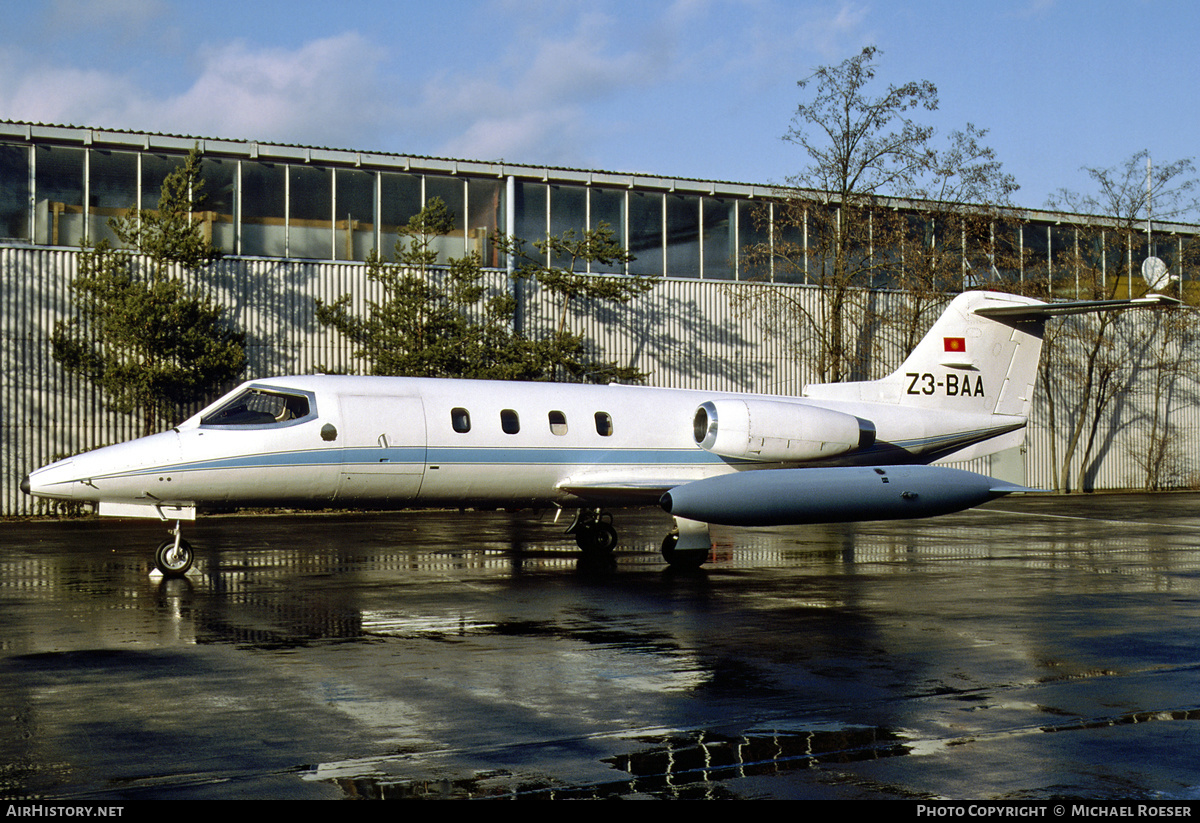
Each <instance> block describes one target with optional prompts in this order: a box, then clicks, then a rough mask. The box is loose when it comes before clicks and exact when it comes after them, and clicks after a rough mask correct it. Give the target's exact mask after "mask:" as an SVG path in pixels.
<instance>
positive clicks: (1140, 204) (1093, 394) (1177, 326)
mask: <svg viewBox="0 0 1200 823" xmlns="http://www.w3.org/2000/svg"><path fill="white" fill-rule="evenodd" d="M1149 159H1150V158H1149V153H1148V152H1146V151H1141V152H1137V153H1136V154H1134V155H1132V156H1131V157H1129V158H1128V159H1127V160H1125V161H1124V162H1123V163H1121V164H1119V165H1117V166H1113V167H1108V168H1103V167H1084V169H1083V170H1084V171H1085V172H1086V173H1087V174H1088V176H1089V177H1090V178H1091V179H1092V181H1093V183H1094V187H1095V188H1094V190H1093V191H1090V192H1085V193H1080V192H1074V191H1068V190H1065V189H1060V190H1059V191H1058V192H1056V193H1055V195H1054V196H1052V197H1051V198H1050V201H1049V203H1048V205H1049V207H1050V208H1053V209H1059V210H1063V211H1069V212H1073V213H1075V214H1084V215H1093V216H1095V217H1096V218H1097V219H1094V220H1089V221H1087V222H1086V223H1085V222H1080V223H1079V224H1077V225H1076V226H1074V227H1073V228H1072V234H1073V242H1072V243H1071V244H1070V245H1069V246H1067V247H1066V248H1065V249H1062V250H1060V252H1059V258H1058V262H1057V265H1056V267H1057V268H1058V269H1059V270H1061V271H1065V272H1069V273H1070V274H1071V275H1073V276H1071V277H1068V278H1067V279H1066V280H1065V281H1064V280H1063V279H1062V278H1060V279H1059V281H1058V285H1057V286H1056V284H1055V283H1054V282H1047V283H1046V290H1047V291H1048V292H1049V293H1050V294H1054V293H1055V292H1056V291H1063V290H1064V289H1065V290H1067V291H1068V292H1069V293H1070V294H1071V296H1077V297H1085V298H1092V299H1111V298H1114V297H1137V296H1140V295H1141V294H1144V293H1145V292H1146V291H1148V286H1147V285H1146V283H1145V282H1144V280H1143V279H1142V277H1141V266H1142V262H1143V260H1144V259H1145V258H1146V257H1147V255H1151V254H1152V253H1153V251H1154V248H1153V242H1152V240H1153V219H1154V218H1155V217H1156V216H1157V217H1158V218H1159V219H1162V220H1168V219H1169V220H1178V219H1180V218H1184V217H1187V216H1189V215H1194V214H1196V213H1197V212H1198V211H1200V198H1198V195H1200V180H1197V178H1196V177H1195V169H1194V166H1193V164H1192V161H1191V160H1186V159H1185V160H1178V161H1174V162H1172V163H1167V164H1164V165H1160V166H1158V168H1154V167H1153V166H1152V165H1151V164H1150V163H1149ZM1147 230H1148V231H1149V237H1148V238H1147V237H1143V232H1145V231H1147ZM1176 263H1177V264H1181V263H1182V261H1176ZM1180 294H1182V292H1180ZM1191 328H1192V324H1191V323H1190V322H1188V321H1187V319H1186V318H1181V319H1176V320H1159V321H1156V322H1155V323H1154V325H1153V338H1154V339H1153V343H1152V344H1149V343H1150V341H1148V340H1147V339H1145V338H1142V339H1139V338H1138V337H1137V336H1135V335H1133V333H1132V332H1131V331H1130V330H1129V328H1128V322H1127V321H1126V320H1123V319H1122V318H1121V317H1120V316H1119V315H1111V314H1104V315H1101V316H1099V317H1088V318H1083V317H1077V318H1071V319H1068V320H1065V321H1063V323H1062V325H1061V326H1060V327H1059V329H1058V330H1057V339H1056V340H1055V345H1054V346H1053V347H1051V349H1050V351H1048V352H1047V354H1048V355H1049V356H1044V357H1043V358H1042V366H1041V370H1042V382H1043V385H1044V386H1045V389H1046V398H1047V401H1046V402H1047V403H1049V404H1050V409H1049V410H1050V417H1051V421H1052V437H1051V442H1052V443H1054V449H1055V452H1054V453H1052V460H1053V462H1054V465H1055V466H1056V475H1055V486H1056V488H1057V489H1059V490H1063V491H1071V490H1082V489H1085V488H1087V486H1088V485H1089V484H1088V481H1087V478H1088V474H1089V472H1090V470H1091V463H1092V460H1093V459H1094V457H1095V448H1096V445H1097V439H1098V437H1099V435H1100V428H1101V424H1102V422H1103V421H1104V420H1108V419H1110V418H1111V416H1112V415H1111V411H1112V405H1113V403H1114V401H1115V400H1116V399H1117V398H1119V397H1121V396H1123V394H1124V393H1125V391H1127V390H1128V388H1129V386H1130V385H1131V383H1132V381H1133V379H1134V377H1135V375H1136V374H1137V373H1138V372H1142V371H1146V370H1149V371H1150V372H1151V376H1152V379H1153V381H1154V383H1155V390H1154V392H1153V395H1154V397H1153V401H1152V403H1151V411H1150V412H1149V414H1148V415H1147V420H1146V421H1145V424H1146V425H1147V426H1148V427H1149V435H1148V436H1146V437H1144V438H1143V443H1142V446H1141V448H1140V451H1141V452H1142V454H1141V455H1140V456H1139V457H1138V460H1139V462H1140V463H1141V464H1142V465H1143V466H1144V467H1145V468H1146V469H1147V472H1148V474H1147V479H1146V485H1147V487H1151V486H1154V485H1156V483H1157V482H1158V481H1156V480H1152V479H1150V474H1152V473H1159V474H1161V472H1160V471H1159V470H1160V469H1161V468H1162V467H1163V466H1165V460H1164V458H1165V455H1166V454H1167V453H1168V452H1169V451H1170V446H1169V444H1168V443H1166V442H1165V441H1164V439H1163V437H1164V435H1165V434H1166V433H1168V432H1170V431H1172V427H1171V425H1170V423H1169V420H1168V417H1169V413H1170V403H1169V402H1165V401H1166V398H1167V395H1168V394H1169V393H1170V389H1169V388H1168V387H1169V386H1174V385H1176V384H1177V382H1178V379H1179V377H1181V376H1182V375H1183V374H1184V373H1189V372H1192V371H1193V370H1194V369H1195V367H1196V364H1195V362H1194V361H1193V360H1192V359H1191V358H1190V357H1188V356H1187V351H1188V348H1189V347H1188V346H1187V345H1186V343H1187V342H1188V340H1190V337H1191V335H1192V334H1193V332H1192V330H1191ZM1060 355H1061V356H1060ZM1147 358H1149V360H1148V359H1147ZM1164 358H1166V359H1164ZM1060 406H1061V407H1062V408H1061V412H1062V413H1059V412H1060V408H1059V407H1060ZM1059 424H1061V426H1062V427H1061V428H1059ZM1060 438H1061V440H1062V443H1063V452H1062V455H1061V456H1058V455H1057V454H1056V451H1057V445H1058V444H1057V441H1058V439H1060ZM1154 454H1157V455H1158V456H1157V457H1155V456H1153V455H1154ZM1077 455H1078V458H1079V463H1078V466H1077V468H1075V480H1074V484H1073V485H1072V482H1071V473H1072V470H1073V462H1074V461H1075V459H1076V456H1077ZM1152 467H1158V468H1157V469H1154V471H1153V472H1151V468H1152Z"/></svg>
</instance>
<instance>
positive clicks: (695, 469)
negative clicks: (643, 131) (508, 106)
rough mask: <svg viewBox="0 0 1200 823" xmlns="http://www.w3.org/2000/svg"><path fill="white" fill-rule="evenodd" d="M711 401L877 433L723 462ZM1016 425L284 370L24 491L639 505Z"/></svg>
mask: <svg viewBox="0 0 1200 823" xmlns="http://www.w3.org/2000/svg"><path fill="white" fill-rule="evenodd" d="M251 390H253V391H258V392H260V393H261V394H262V396H266V397H275V396H276V395H277V394H282V395H285V396H288V397H292V398H293V399H294V400H295V401H296V402H295V403H294V404H293V405H294V406H295V408H294V410H293V412H284V411H281V412H280V413H279V416H280V417H281V418H287V419H278V420H277V419H275V418H273V417H270V416H269V415H268V414H267V412H256V414H257V415H258V416H257V417H254V416H253V415H251V414H249V413H248V412H246V409H245V408H243V407H241V406H239V407H238V408H237V409H236V411H238V412H240V413H241V415H242V416H241V417H238V416H237V415H234V414H229V415H227V416H224V417H222V413H221V409H222V408H223V407H227V406H228V404H229V403H230V402H231V400H230V398H234V397H236V396H239V392H241V393H242V395H241V396H245V393H246V392H247V391H251ZM714 400H715V401H739V400H747V401H750V402H751V403H753V402H759V403H762V402H763V401H767V402H766V404H764V405H771V404H774V405H778V404H789V405H790V406H807V407H810V408H818V409H832V410H834V411H836V412H840V413H841V414H842V415H851V416H853V418H857V419H858V422H859V423H861V424H862V426H863V430H864V432H866V431H870V433H871V437H870V438H869V441H868V440H867V439H864V441H863V443H862V444H855V447H854V448H851V449H849V451H846V452H845V453H842V454H839V455H837V456H836V457H830V458H828V459H804V460H779V459H762V458H760V457H756V456H755V455H754V454H749V455H747V456H743V457H739V456H732V457H731V456H729V455H728V454H725V455H722V454H717V453H714V452H712V451H709V450H708V449H706V448H704V447H702V446H701V445H700V444H699V436H698V434H697V432H696V431H695V427H694V423H695V418H696V412H697V409H698V407H699V406H700V404H702V403H705V402H710V401H714ZM223 404H224V405H223ZM243 405H245V404H243ZM250 405H253V404H250ZM214 410H215V411H214ZM274 411H275V410H274V409H273V410H272V413H273V412H274ZM1023 423H1024V420H1023V419H1019V418H1013V417H1000V416H998V415H985V414H978V413H973V412H954V411H949V410H947V409H945V408H943V409H934V410H930V409H919V408H911V407H907V406H903V405H897V404H895V403H888V402H882V403H868V402H855V401H840V400H821V401H816V400H805V399H803V398H789V397H774V398H764V397H763V396H761V395H748V394H730V393H722V392H706V391H692V390H679V389H653V388H643V387H632V386H592V385H576V384H552V383H511V382H492V381H471V380H443V379H419V378H401V377H351V376H332V375H329V376H326V375H317V376H303V377H281V378H271V379H265V380H258V381H251V382H249V383H247V384H244V385H243V386H242V387H240V388H239V389H238V390H236V391H235V392H232V393H230V394H229V395H227V396H226V397H225V398H222V399H221V400H219V401H217V403H214V404H213V405H212V406H210V407H208V408H207V409H205V410H204V411H202V412H200V413H199V414H197V415H196V416H194V417H192V418H190V419H189V420H187V421H185V422H184V423H181V424H180V425H179V426H178V427H177V428H175V429H173V430H171V431H168V432H163V433H161V434H156V435H152V436H150V437H145V438H141V439H138V440H134V441H130V442H128V443H123V444H120V445H116V446H110V447H107V448H103V449H98V450H96V451H93V452H87V453H84V454H81V455H77V456H75V457H73V458H69V459H67V460H64V461H59V462H58V463H54V464H51V465H49V466H45V467H43V468H41V469H38V470H37V471H35V472H33V473H32V474H31V475H30V478H29V483H30V487H31V491H32V492H33V493H34V494H37V495H40V496H43V497H52V498H64V499H73V500H85V501H96V502H101V503H103V502H105V501H107V502H110V503H117V502H120V503H130V504H137V505H143V506H184V507H195V506H201V507H205V506H215V507H223V506H256V505H295V506H324V505H333V506H342V505H346V506H356V507H357V506H364V507H379V506H387V507H405V506H456V507H458V506H505V507H508V506H513V507H516V506H541V505H549V504H559V505H564V506H577V505H583V504H591V503H596V504H606V505H622V504H639V503H652V502H654V501H656V500H657V498H658V496H659V495H660V494H661V493H662V492H663V491H665V490H667V489H670V488H672V487H675V486H678V485H681V484H683V483H687V482H691V481H694V480H698V479H702V478H706V477H712V476H715V475H719V474H725V473H729V472H733V471H738V470H742V469H759V468H777V467H781V466H796V465H836V464H859V465H881V464H897V463H928V462H932V461H934V460H938V459H941V458H944V457H946V456H947V455H951V454H954V453H955V452H956V451H959V452H961V450H962V449H963V448H964V447H967V446H969V445H970V444H978V443H981V442H983V441H987V440H989V439H992V438H995V437H997V436H999V435H1001V434H1004V433H1007V432H1013V431H1015V430H1019V428H1020V426H1021V425H1023ZM102 511H103V508H102Z"/></svg>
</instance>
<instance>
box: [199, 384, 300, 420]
mask: <svg viewBox="0 0 1200 823" xmlns="http://www.w3.org/2000/svg"><path fill="white" fill-rule="evenodd" d="M314 416H315V414H314V413H313V404H312V402H311V400H310V398H309V396H308V395H307V394H303V393H299V392H295V393H293V392H287V391H275V390H266V389H258V388H249V389H246V390H245V391H243V392H241V393H240V394H238V395H236V396H235V397H233V398H232V399H231V400H229V401H228V402H226V403H224V404H222V405H221V406H219V407H218V408H216V409H214V410H213V411H211V412H209V413H208V414H206V415H204V417H203V418H201V419H200V425H201V426H203V427H238V428H243V427H253V428H259V427H265V426H279V425H291V424H294V423H298V422H300V421H302V420H305V419H308V418H310V417H314Z"/></svg>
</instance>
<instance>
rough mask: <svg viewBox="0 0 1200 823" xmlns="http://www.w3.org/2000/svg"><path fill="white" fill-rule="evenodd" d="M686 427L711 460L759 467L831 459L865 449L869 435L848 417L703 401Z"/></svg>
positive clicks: (794, 406) (795, 407)
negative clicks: (737, 461)
mask: <svg viewBox="0 0 1200 823" xmlns="http://www.w3.org/2000/svg"><path fill="white" fill-rule="evenodd" d="M864 424H865V425H864ZM692 427H693V434H694V436H695V438H696V443H698V444H699V445H700V446H701V447H703V448H705V449H708V450H709V451H710V452H712V453H713V454H719V455H720V456H721V457H734V458H742V459H746V460H762V461H764V462H792V461H803V460H819V459H821V458H823V457H834V456H836V455H839V454H842V453H844V452H848V451H851V450H852V449H857V448H860V447H865V446H869V445H871V443H872V442H873V441H874V435H875V430H874V428H873V427H872V426H871V425H870V424H869V423H866V422H865V421H861V420H859V419H858V418H857V417H855V416H854V415H851V414H843V413H842V412H837V411H832V410H831V409H825V408H821V407H820V406H806V405H804V404H801V403H786V402H781V401H778V400H735V399H727V400H709V401H707V402H704V403H701V404H700V407H699V408H697V409H696V416H695V418H694V419H693V421H692Z"/></svg>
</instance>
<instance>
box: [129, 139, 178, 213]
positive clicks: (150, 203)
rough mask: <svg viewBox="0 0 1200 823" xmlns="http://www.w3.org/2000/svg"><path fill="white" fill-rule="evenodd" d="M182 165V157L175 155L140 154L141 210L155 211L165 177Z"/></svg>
mask: <svg viewBox="0 0 1200 823" xmlns="http://www.w3.org/2000/svg"><path fill="white" fill-rule="evenodd" d="M182 164H183V157H181V156H179V155H177V154H151V153H144V154H142V190H141V205H140V206H139V208H143V209H152V210H153V209H157V208H158V199H159V198H160V197H161V196H162V184H163V181H164V180H166V179H167V175H168V174H170V173H171V172H173V171H175V169H177V168H179V166H181V165H182Z"/></svg>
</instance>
